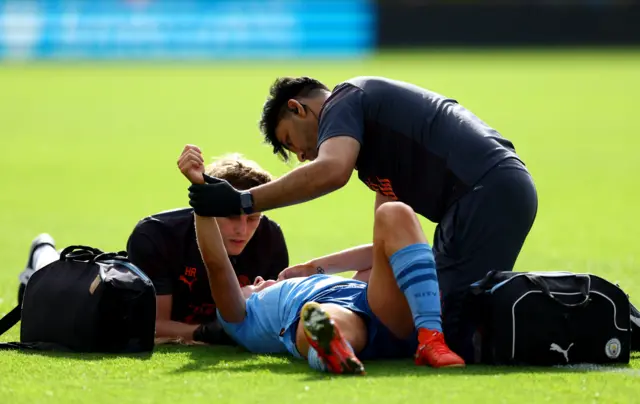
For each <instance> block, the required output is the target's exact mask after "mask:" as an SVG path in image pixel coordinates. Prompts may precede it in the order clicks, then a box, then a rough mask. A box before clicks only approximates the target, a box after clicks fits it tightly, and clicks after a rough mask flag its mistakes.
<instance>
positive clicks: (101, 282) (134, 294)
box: [0, 246, 156, 353]
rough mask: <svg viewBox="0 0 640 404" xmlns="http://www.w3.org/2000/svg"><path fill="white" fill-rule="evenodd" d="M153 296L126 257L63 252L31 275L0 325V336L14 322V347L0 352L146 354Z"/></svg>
mask: <svg viewBox="0 0 640 404" xmlns="http://www.w3.org/2000/svg"><path fill="white" fill-rule="evenodd" d="M155 298H156V294H155V289H154V287H153V284H152V283H151V280H150V279H149V278H148V277H147V275H146V274H145V273H144V272H142V271H141V270H140V269H139V268H137V267H136V266H135V265H133V264H132V263H131V262H130V261H129V259H128V257H127V255H126V252H124V251H121V252H118V253H104V252H102V251H101V250H99V249H96V248H92V247H87V246H69V247H67V248H65V249H64V250H63V251H62V252H61V254H60V258H59V260H57V261H54V262H52V263H50V264H49V265H47V266H45V267H43V268H41V269H39V270H38V271H36V272H35V273H34V274H33V275H32V276H31V278H30V279H29V281H28V282H27V286H26V288H25V290H24V296H23V299H22V305H21V306H20V305H18V306H17V307H16V308H15V309H13V310H12V311H11V312H10V313H9V314H7V315H6V316H5V317H4V318H3V319H1V320H0V335H1V334H3V333H4V332H6V331H7V330H9V329H10V328H11V327H12V326H13V325H14V324H16V323H17V322H18V321H20V319H21V320H22V323H21V327H20V342H10V343H4V344H0V348H18V349H39V350H60V351H72V352H102V353H125V352H145V351H152V350H153V347H154V337H155V317H156V299H155Z"/></svg>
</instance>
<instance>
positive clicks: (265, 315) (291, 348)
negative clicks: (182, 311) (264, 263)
mask: <svg viewBox="0 0 640 404" xmlns="http://www.w3.org/2000/svg"><path fill="white" fill-rule="evenodd" d="M339 285H345V286H347V285H353V286H356V287H358V288H364V287H365V286H366V283H364V282H362V281H357V280H354V279H348V278H343V277H339V276H332V275H313V276H309V277H306V278H292V279H286V280H284V281H281V282H278V283H276V284H274V285H273V286H270V287H268V288H266V289H264V290H262V291H260V292H258V293H254V294H253V295H251V296H250V297H249V299H247V309H246V310H247V313H246V316H245V318H244V320H243V321H242V322H240V323H228V322H226V321H224V320H223V319H222V316H221V315H220V312H217V316H218V320H219V321H220V324H221V325H222V327H223V328H224V330H225V332H226V333H227V334H228V335H229V336H230V337H231V338H233V340H234V341H236V343H238V344H239V345H241V346H243V347H244V348H245V349H247V350H248V351H250V352H254V353H285V352H290V353H291V354H292V355H293V356H295V357H297V358H300V357H301V355H300V353H299V352H298V350H297V349H296V344H295V330H290V328H291V326H292V325H293V323H294V322H295V321H296V320H297V318H298V316H299V315H300V310H301V309H302V306H303V305H304V304H305V303H306V302H308V301H311V300H313V298H314V297H315V296H317V295H319V294H320V293H322V292H324V291H326V290H327V289H329V288H332V287H335V286H339ZM291 332H293V336H292V335H291Z"/></svg>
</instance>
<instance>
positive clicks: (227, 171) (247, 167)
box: [204, 153, 273, 190]
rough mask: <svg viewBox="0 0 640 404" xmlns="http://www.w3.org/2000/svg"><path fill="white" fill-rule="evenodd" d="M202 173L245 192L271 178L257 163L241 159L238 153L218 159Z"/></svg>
mask: <svg viewBox="0 0 640 404" xmlns="http://www.w3.org/2000/svg"><path fill="white" fill-rule="evenodd" d="M204 172H205V173H206V174H207V175H210V176H212V177H218V178H221V179H223V180H226V181H228V182H229V184H231V185H233V187H234V188H236V189H241V190H246V189H249V188H253V187H257V186H258V185H262V184H266V183H267V182H270V181H271V180H273V176H272V175H271V174H270V173H269V172H268V171H266V170H264V169H263V168H262V167H260V165H258V163H256V162H255V161H253V160H248V159H245V158H243V157H242V155H241V154H240V153H231V154H226V155H224V156H221V157H218V158H217V159H216V160H215V161H214V162H213V163H211V164H209V165H208V166H206V167H205V169H204Z"/></svg>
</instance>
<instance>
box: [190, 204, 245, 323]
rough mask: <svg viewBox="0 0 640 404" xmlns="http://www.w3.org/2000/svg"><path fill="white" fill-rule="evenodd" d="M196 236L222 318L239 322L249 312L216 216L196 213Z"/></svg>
mask: <svg viewBox="0 0 640 404" xmlns="http://www.w3.org/2000/svg"><path fill="white" fill-rule="evenodd" d="M195 225H196V238H197V242H198V248H199V249H200V254H201V255H202V260H203V261H204V265H205V268H206V269H207V277H208V278H209V287H210V288H211V294H212V296H213V300H214V301H215V302H216V307H217V309H218V311H219V312H220V315H221V316H222V319H223V320H224V321H226V322H228V323H239V322H241V321H242V320H244V318H245V315H246V302H245V299H244V296H243V295H242V290H241V289H240V284H239V283H238V278H237V277H236V274H235V271H234V270H233V266H232V265H231V262H230V261H229V256H228V255H227V250H226V249H225V248H224V244H223V242H222V236H221V235H220V229H219V227H218V222H217V221H216V218H215V217H203V216H200V215H198V214H196V215H195Z"/></svg>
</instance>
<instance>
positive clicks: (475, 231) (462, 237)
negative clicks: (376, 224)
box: [433, 159, 538, 362]
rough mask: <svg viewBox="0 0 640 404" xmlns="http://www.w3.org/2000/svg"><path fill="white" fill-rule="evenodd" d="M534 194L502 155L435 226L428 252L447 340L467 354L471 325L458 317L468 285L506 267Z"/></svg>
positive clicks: (529, 219)
mask: <svg viewBox="0 0 640 404" xmlns="http://www.w3.org/2000/svg"><path fill="white" fill-rule="evenodd" d="M537 211H538V196H537V192H536V187H535V185H534V183H533V179H532V178H531V175H530V174H529V172H528V171H527V169H526V167H525V166H524V164H523V163H521V162H520V161H519V160H516V159H508V160H505V161H503V162H501V163H500V164H498V165H497V166H496V167H494V168H493V169H491V171H489V172H488V173H487V174H485V176H484V177H483V178H482V179H480V181H478V183H477V184H475V185H474V187H473V189H472V190H471V191H470V192H469V193H467V194H466V195H464V196H463V197H461V198H460V199H459V200H458V201H456V202H455V203H454V204H453V205H452V206H450V207H449V209H448V210H447V212H446V213H445V215H444V217H443V218H442V220H441V221H440V223H439V224H438V226H437V227H436V231H435V236H434V242H433V252H434V255H435V260H436V268H437V270H438V282H439V283H440V294H441V299H442V327H443V330H444V336H445V338H446V340H447V344H448V345H449V347H450V348H451V349H453V350H454V351H455V352H456V353H458V354H459V355H461V356H462V357H463V358H464V359H465V360H466V361H468V362H471V361H472V358H473V346H472V342H471V337H472V334H473V329H472V328H471V326H470V324H468V322H467V321H465V319H464V313H463V302H464V300H465V297H466V294H467V293H468V290H469V285H471V284H472V283H474V282H476V281H478V280H480V279H482V278H483V277H484V276H485V275H486V274H487V272H489V271H492V270H499V271H511V270H513V266H514V264H515V262H516V259H517V258H518V255H519V254H520V250H521V249H522V246H523V244H524V242H525V239H526V238H527V235H528V234H529V230H531V227H532V225H533V222H534V221H535V218H536V214H537Z"/></svg>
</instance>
